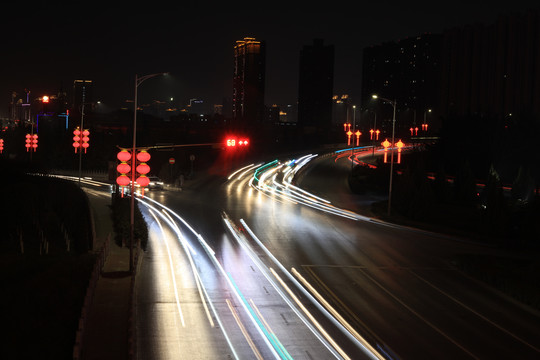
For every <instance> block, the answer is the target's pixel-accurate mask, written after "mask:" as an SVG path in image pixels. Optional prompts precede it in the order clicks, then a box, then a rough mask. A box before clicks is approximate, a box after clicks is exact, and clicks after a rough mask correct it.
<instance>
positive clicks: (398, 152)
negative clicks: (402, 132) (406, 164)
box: [396, 139, 405, 164]
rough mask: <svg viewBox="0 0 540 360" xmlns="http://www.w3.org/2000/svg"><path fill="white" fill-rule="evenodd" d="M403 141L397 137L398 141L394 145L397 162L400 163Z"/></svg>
mask: <svg viewBox="0 0 540 360" xmlns="http://www.w3.org/2000/svg"><path fill="white" fill-rule="evenodd" d="M403 145H405V144H403V142H402V141H401V139H399V141H398V142H397V143H396V146H397V154H398V155H397V163H398V164H399V163H401V148H402V147H403Z"/></svg>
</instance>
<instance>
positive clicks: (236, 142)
mask: <svg viewBox="0 0 540 360" xmlns="http://www.w3.org/2000/svg"><path fill="white" fill-rule="evenodd" d="M248 146H249V139H248V138H247V137H237V136H229V137H227V138H226V139H225V147H226V148H228V149H245V148H247V147H248Z"/></svg>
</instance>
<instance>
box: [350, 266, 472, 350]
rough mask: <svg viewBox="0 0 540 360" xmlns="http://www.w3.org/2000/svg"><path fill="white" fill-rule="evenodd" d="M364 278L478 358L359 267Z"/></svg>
mask: <svg viewBox="0 0 540 360" xmlns="http://www.w3.org/2000/svg"><path fill="white" fill-rule="evenodd" d="M359 270H360V271H361V272H362V273H363V274H364V276H365V277H366V278H368V279H369V280H371V281H372V282H373V283H374V284H375V285H377V286H378V287H379V288H380V289H381V290H383V291H384V292H385V293H387V294H388V295H389V296H390V297H392V298H393V299H394V300H395V301H397V302H398V303H399V304H400V305H401V306H403V307H404V308H405V309H407V310H409V311H410V312H411V313H412V314H414V315H415V316H417V317H418V318H419V319H420V320H422V321H423V322H425V323H426V324H427V325H429V326H430V327H431V328H432V329H433V330H435V331H437V332H438V333H439V334H441V335H442V336H443V337H444V338H446V339H447V340H448V341H450V342H451V343H452V344H454V345H456V346H457V347H458V348H460V349H461V350H462V351H463V352H465V353H466V354H467V355H469V356H470V357H472V358H473V359H479V358H478V357H477V356H476V355H474V354H473V353H471V352H470V351H469V350H467V349H466V348H464V347H463V346H462V345H461V344H459V343H458V342H457V341H456V340H454V339H452V338H451V337H450V336H449V335H447V334H446V333H445V332H444V331H442V330H441V329H439V328H438V327H437V326H435V325H434V324H433V323H431V322H430V321H429V320H428V319H426V318H425V317H423V316H422V315H420V314H419V313H418V312H416V311H415V310H414V309H413V308H411V307H410V306H409V305H407V304H405V302H403V301H402V300H401V299H399V298H398V297H397V296H396V295H394V294H393V293H392V292H390V290H388V289H386V288H385V287H384V286H383V285H382V284H381V283H379V282H378V281H377V280H375V279H374V278H373V277H372V276H370V275H368V274H367V273H366V272H365V271H364V270H363V269H359Z"/></svg>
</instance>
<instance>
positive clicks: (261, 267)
mask: <svg viewBox="0 0 540 360" xmlns="http://www.w3.org/2000/svg"><path fill="white" fill-rule="evenodd" d="M223 221H224V222H225V224H226V226H227V228H229V231H230V232H231V234H232V235H233V236H234V238H235V239H236V240H237V241H238V242H239V243H240V245H241V246H242V247H243V248H244V249H246V252H247V254H248V256H249V257H250V258H251V259H252V260H253V263H254V264H255V266H257V268H258V269H259V271H260V272H261V274H263V276H264V277H265V278H266V280H268V282H269V283H270V284H271V285H272V287H273V288H274V290H276V292H277V293H278V294H279V295H280V296H281V298H282V299H283V300H284V301H285V302H286V303H287V305H289V308H290V309H291V310H292V311H293V312H294V313H295V314H296V316H298V318H299V319H300V320H302V322H303V323H304V324H305V325H306V326H307V327H308V329H309V330H311V332H312V333H313V334H314V335H315V337H317V339H319V341H321V343H322V344H323V345H324V346H325V347H326V348H327V349H328V350H329V351H330V352H331V353H332V354H333V355H334V356H335V357H336V358H338V359H339V358H341V357H340V355H339V354H338V353H337V352H336V350H335V349H334V348H333V347H332V346H331V345H330V344H329V343H328V342H327V341H326V339H325V338H324V337H323V336H322V335H321V334H320V332H318V331H317V329H315V328H314V327H313V325H312V324H311V323H310V322H309V320H308V319H307V318H306V317H305V316H304V315H303V314H302V313H301V312H300V311H299V310H298V308H297V307H296V306H294V304H293V303H292V302H291V300H290V299H289V298H288V297H287V296H286V295H285V293H284V292H283V291H282V290H281V287H280V286H278V285H277V284H276V282H275V281H274V280H273V278H272V277H271V276H270V271H269V270H268V269H267V268H266V267H265V266H264V265H263V264H262V262H261V260H260V259H259V258H258V256H257V255H256V254H254V252H253V250H252V249H251V248H250V247H249V246H248V245H247V244H246V242H245V239H242V238H241V237H240V236H239V235H238V232H237V231H236V230H235V229H234V228H233V225H232V224H231V222H230V220H229V219H228V217H227V215H226V214H224V217H223Z"/></svg>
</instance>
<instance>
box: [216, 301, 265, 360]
mask: <svg viewBox="0 0 540 360" xmlns="http://www.w3.org/2000/svg"><path fill="white" fill-rule="evenodd" d="M225 301H226V302H227V306H228V307H229V310H230V311H231V313H232V314H233V317H234V320H236V323H237V324H238V327H239V328H240V331H241V332H242V334H244V337H245V338H246V341H247V343H248V344H249V347H250V348H251V351H253V354H255V357H256V358H257V359H259V360H264V358H263V357H262V355H261V353H260V352H259V349H257V346H255V343H254V342H253V339H252V338H251V336H249V332H248V331H247V329H246V327H245V326H244V324H243V323H242V320H241V319H240V315H238V312H237V311H236V309H235V308H234V307H233V306H232V304H231V301H230V300H229V299H225Z"/></svg>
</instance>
